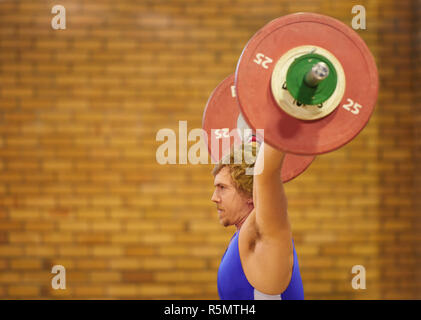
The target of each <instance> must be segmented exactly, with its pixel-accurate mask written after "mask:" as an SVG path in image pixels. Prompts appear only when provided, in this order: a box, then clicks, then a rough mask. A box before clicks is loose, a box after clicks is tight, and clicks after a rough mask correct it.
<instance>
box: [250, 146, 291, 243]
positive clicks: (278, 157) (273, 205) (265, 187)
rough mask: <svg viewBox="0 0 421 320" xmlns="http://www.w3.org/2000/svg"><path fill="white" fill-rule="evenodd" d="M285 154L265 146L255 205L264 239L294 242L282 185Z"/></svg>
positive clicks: (259, 160) (259, 159) (255, 185)
mask: <svg viewBox="0 0 421 320" xmlns="http://www.w3.org/2000/svg"><path fill="white" fill-rule="evenodd" d="M284 157H285V153H283V152H282V151H279V150H277V149H274V148H273V147H271V146H270V145H268V144H265V143H264V142H262V144H261V146H260V149H259V153H258V155H257V159H256V163H255V172H256V173H260V174H256V175H254V183H253V202H254V206H255V210H256V224H257V227H258V228H259V231H260V233H261V234H262V235H263V236H266V237H270V238H276V239H279V238H280V237H282V238H288V237H289V238H291V227H290V223H289V220H288V214H287V199H286V196H285V192H284V187H283V183H282V181H281V178H280V176H281V168H282V164H283V161H284Z"/></svg>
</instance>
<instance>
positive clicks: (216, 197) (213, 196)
mask: <svg viewBox="0 0 421 320" xmlns="http://www.w3.org/2000/svg"><path fill="white" fill-rule="evenodd" d="M211 201H213V202H219V197H218V195H217V194H216V190H215V191H214V192H213V195H212V199H211Z"/></svg>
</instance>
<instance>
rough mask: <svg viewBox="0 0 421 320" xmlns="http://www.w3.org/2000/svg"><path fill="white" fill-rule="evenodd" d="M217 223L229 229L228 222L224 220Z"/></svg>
mask: <svg viewBox="0 0 421 320" xmlns="http://www.w3.org/2000/svg"><path fill="white" fill-rule="evenodd" d="M219 223H220V224H221V225H222V226H223V227H229V226H230V225H231V224H230V223H229V221H227V220H225V219H221V218H220V219H219Z"/></svg>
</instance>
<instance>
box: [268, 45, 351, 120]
mask: <svg viewBox="0 0 421 320" xmlns="http://www.w3.org/2000/svg"><path fill="white" fill-rule="evenodd" d="M309 53H316V54H320V55H322V56H324V57H326V58H327V59H328V60H329V61H330V62H331V63H332V64H333V66H334V67H335V69H336V74H337V84H336V88H335V91H334V92H333V93H332V95H331V96H330V97H329V99H327V100H326V101H325V102H323V107H322V108H319V107H318V106H317V105H304V104H303V105H301V106H297V105H296V104H295V103H294V101H295V98H294V97H293V96H292V95H291V94H290V93H289V91H288V90H286V89H283V88H282V86H283V84H284V83H285V84H286V78H287V72H288V69H289V67H290V65H291V64H292V63H293V62H294V60H295V59H296V58H298V57H300V56H302V55H304V54H309ZM345 85H346V83H345V72H344V69H343V68H342V65H341V63H340V62H339V61H338V59H336V57H335V56H334V55H333V54H332V53H331V52H329V51H328V50H326V49H323V48H321V47H318V46H310V45H308V46H299V47H295V48H293V49H291V50H289V51H288V52H286V53H285V54H284V55H283V56H282V57H280V58H279V60H278V61H277V62H276V65H275V67H274V69H273V72H272V79H271V87H272V94H273V97H274V99H275V101H276V103H277V104H278V106H279V107H280V108H281V109H282V110H283V111H285V112H286V113H287V114H289V115H290V116H292V117H294V118H297V119H301V120H316V119H320V118H323V117H326V116H327V115H329V114H330V113H332V112H333V111H334V110H335V109H336V108H337V107H338V105H339V103H340V102H341V100H342V98H343V96H344V93H345Z"/></svg>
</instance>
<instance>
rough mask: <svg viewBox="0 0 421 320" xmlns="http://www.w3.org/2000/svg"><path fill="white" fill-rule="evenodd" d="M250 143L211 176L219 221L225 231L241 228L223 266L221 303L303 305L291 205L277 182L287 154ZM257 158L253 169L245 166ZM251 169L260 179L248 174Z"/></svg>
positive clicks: (220, 283) (231, 155) (230, 156)
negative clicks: (297, 302)
mask: <svg viewBox="0 0 421 320" xmlns="http://www.w3.org/2000/svg"><path fill="white" fill-rule="evenodd" d="M250 143H251V146H250V145H249V146H248V148H247V147H246V148H245V147H244V145H241V146H240V147H237V149H235V148H234V147H232V148H231V152H230V153H229V154H227V155H226V156H225V157H228V158H229V159H226V158H222V159H221V160H220V162H219V163H218V164H217V165H216V166H215V168H214V169H213V172H212V173H213V175H214V186H215V191H214V193H213V195H212V199H211V200H212V201H213V202H215V204H216V207H217V210H218V216H219V221H220V223H221V224H222V225H223V226H224V227H227V226H231V225H234V226H235V227H236V228H237V231H236V233H235V234H234V236H233V237H232V238H231V242H230V244H229V245H228V248H227V250H226V251H225V254H224V255H223V258H222V260H221V264H220V266H219V271H218V293H219V297H220V298H221V299H223V300H302V299H304V292H303V285H302V281H301V275H300V270H299V265H298V259H297V254H296V252H295V248H294V242H293V240H292V233H291V226H290V223H289V219H288V212H287V199H286V196H285V192H284V188H283V184H282V181H281V179H279V177H280V172H281V168H282V164H283V160H284V157H285V153H283V152H281V151H279V150H276V149H274V148H272V147H271V146H269V145H267V144H264V142H263V143H262V144H260V145H259V143H258V142H256V141H255V137H253V140H252V141H251V142H250ZM233 146H235V145H233ZM238 153H241V157H239V154H238ZM250 153H251V154H250ZM236 154H237V158H235V156H236ZM256 154H257V157H256V161H255V163H251V164H249V163H250V162H251V161H245V159H251V157H252V156H253V155H256ZM247 157H248V158H247ZM235 159H242V162H241V163H238V160H237V161H235ZM253 168H254V171H255V172H259V174H256V175H251V174H246V172H248V171H249V170H247V169H250V170H251V169H253ZM262 169H263V170H262Z"/></svg>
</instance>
